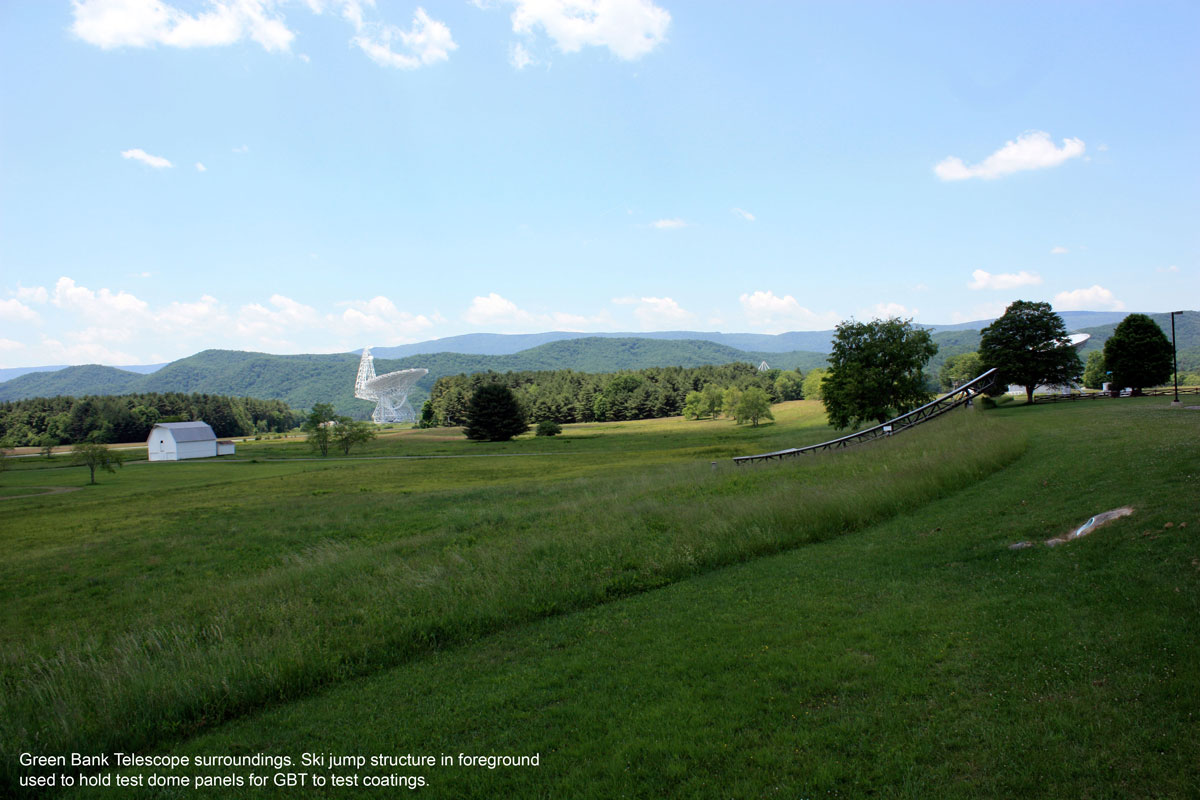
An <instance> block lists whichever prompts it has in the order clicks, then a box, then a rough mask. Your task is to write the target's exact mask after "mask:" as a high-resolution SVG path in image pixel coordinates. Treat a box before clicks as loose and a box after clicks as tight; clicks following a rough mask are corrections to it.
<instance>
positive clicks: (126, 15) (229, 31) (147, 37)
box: [71, 0, 295, 52]
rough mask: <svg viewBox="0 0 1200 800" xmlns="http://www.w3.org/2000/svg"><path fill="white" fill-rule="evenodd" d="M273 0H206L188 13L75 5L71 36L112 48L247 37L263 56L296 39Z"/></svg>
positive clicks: (94, 1)
mask: <svg viewBox="0 0 1200 800" xmlns="http://www.w3.org/2000/svg"><path fill="white" fill-rule="evenodd" d="M275 5H276V3H275V0H210V2H209V3H208V5H207V8H206V10H204V11H202V12H200V13H197V14H189V13H187V12H186V11H181V10H180V9H178V8H176V7H175V6H173V5H170V4H168V3H164V2H161V0H74V2H73V3H72V14H73V16H74V20H75V21H74V23H73V24H72V25H71V32H72V33H74V34H75V35H76V36H78V37H79V38H80V39H83V40H84V41H85V42H88V43H89V44H94V45H96V46H98V47H102V48H104V49H110V48H114V47H152V46H154V45H165V46H168V47H218V46H222V45H231V44H234V43H236V42H239V41H241V40H242V39H245V38H249V39H252V40H253V41H255V42H257V43H258V44H259V45H261V46H262V47H263V49H265V50H267V51H268V52H278V51H285V50H287V49H288V48H289V47H290V46H291V43H292V39H294V38H295V34H293V33H292V31H291V30H289V29H288V27H287V25H286V23H285V22H284V20H283V18H282V17H281V16H278V15H277V14H276V13H275V10H274V7H275Z"/></svg>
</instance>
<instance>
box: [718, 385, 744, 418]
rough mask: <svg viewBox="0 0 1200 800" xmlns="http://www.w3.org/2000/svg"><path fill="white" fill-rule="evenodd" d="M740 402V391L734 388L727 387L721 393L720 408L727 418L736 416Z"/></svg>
mask: <svg viewBox="0 0 1200 800" xmlns="http://www.w3.org/2000/svg"><path fill="white" fill-rule="evenodd" d="M740 402H742V390H741V389H739V388H738V387H736V386H727V387H726V388H725V391H723V392H721V408H722V409H723V410H724V412H725V416H727V417H736V416H737V407H738V403H740Z"/></svg>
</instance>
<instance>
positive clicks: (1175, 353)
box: [1171, 311, 1183, 406]
mask: <svg viewBox="0 0 1200 800" xmlns="http://www.w3.org/2000/svg"><path fill="white" fill-rule="evenodd" d="M1182 313H1183V312H1182V311H1172V312H1171V364H1172V366H1174V368H1175V400H1174V402H1172V403H1171V405H1173V406H1177V405H1179V353H1178V351H1177V350H1176V349H1175V316H1176V315H1177V314H1182Z"/></svg>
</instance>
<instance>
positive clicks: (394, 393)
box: [354, 347, 429, 422]
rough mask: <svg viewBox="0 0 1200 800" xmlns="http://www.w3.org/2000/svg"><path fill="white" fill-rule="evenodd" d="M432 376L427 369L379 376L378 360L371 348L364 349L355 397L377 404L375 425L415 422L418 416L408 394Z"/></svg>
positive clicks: (359, 366) (374, 418)
mask: <svg viewBox="0 0 1200 800" xmlns="http://www.w3.org/2000/svg"><path fill="white" fill-rule="evenodd" d="M428 374H429V370H427V369H402V370H398V371H396V372H388V373H386V374H384V375H376V374H375V357H374V356H372V355H371V348H369V347H364V348H363V353H362V359H361V360H360V361H359V362H358V377H357V378H356V379H355V381H354V396H355V397H357V398H359V399H361V400H374V401H375V410H374V411H373V412H372V413H371V421H372V422H412V421H413V420H415V419H416V418H417V413H416V412H415V411H413V407H412V405H410V404H409V402H408V393H409V392H410V391H412V387H413V385H414V384H415V383H416V382H417V381H419V380H420V379H421V378H423V377H425V376H426V375H428Z"/></svg>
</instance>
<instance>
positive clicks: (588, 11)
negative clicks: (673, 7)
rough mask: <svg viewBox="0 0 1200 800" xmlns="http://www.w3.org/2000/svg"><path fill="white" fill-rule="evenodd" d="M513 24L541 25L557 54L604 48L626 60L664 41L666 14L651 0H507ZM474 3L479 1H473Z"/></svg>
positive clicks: (522, 28) (527, 28)
mask: <svg viewBox="0 0 1200 800" xmlns="http://www.w3.org/2000/svg"><path fill="white" fill-rule="evenodd" d="M507 2H508V3H509V4H510V5H512V6H514V8H513V12H512V29H513V31H514V32H515V33H519V34H525V35H533V34H534V33H535V31H537V30H538V29H540V30H541V31H542V32H544V33H545V34H546V36H548V37H550V39H551V40H552V41H553V42H554V45H555V47H557V48H558V50H559V51H560V52H562V53H577V52H579V51H580V50H581V49H582V48H584V47H607V48H608V49H609V51H610V52H612V53H613V55H615V56H617V58H620V59H623V60H625V61H630V60H633V59H637V58H641V57H642V56H644V55H646V54H647V53H649V52H650V51H651V50H653V49H654V48H656V47H658V45H660V44H661V43H662V42H663V41H665V40H666V35H667V28H668V27H670V24H671V15H670V14H669V13H667V11H666V10H665V9H662V8H659V7H658V6H656V5H654V3H652V2H650V0H507ZM477 5H480V4H479V3H477Z"/></svg>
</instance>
